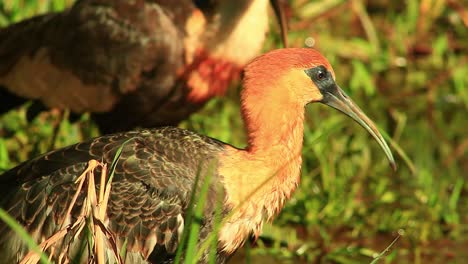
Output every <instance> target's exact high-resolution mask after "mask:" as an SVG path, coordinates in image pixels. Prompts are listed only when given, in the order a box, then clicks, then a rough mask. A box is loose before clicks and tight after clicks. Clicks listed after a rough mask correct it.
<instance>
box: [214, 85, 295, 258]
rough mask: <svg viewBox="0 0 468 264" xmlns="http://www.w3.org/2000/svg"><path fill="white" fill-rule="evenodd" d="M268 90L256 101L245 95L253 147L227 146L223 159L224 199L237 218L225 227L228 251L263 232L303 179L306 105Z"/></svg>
mask: <svg viewBox="0 0 468 264" xmlns="http://www.w3.org/2000/svg"><path fill="white" fill-rule="evenodd" d="M265 96H267V97H266V98H262V99H261V100H260V101H257V102H253V101H252V102H249V99H250V98H244V100H243V101H244V102H243V109H242V111H243V115H244V120H245V122H246V126H247V133H248V137H249V144H248V147H247V148H246V149H245V150H239V149H235V148H228V149H227V152H226V153H227V154H226V156H225V157H223V158H222V159H221V160H222V162H221V166H220V171H219V173H220V174H221V175H223V177H224V181H225V185H224V186H225V188H226V194H227V196H226V201H225V202H226V205H227V206H229V207H231V208H233V209H232V210H233V216H232V218H231V219H232V220H228V223H227V224H226V225H224V227H223V229H222V230H221V233H220V241H221V244H222V245H223V248H224V250H226V251H227V252H230V251H233V250H235V249H236V248H237V247H239V246H240V245H242V243H243V241H244V239H245V238H247V237H248V235H249V234H250V233H252V232H253V233H254V234H255V235H259V232H260V230H261V226H262V224H263V222H264V221H265V220H271V219H272V218H273V216H275V215H276V214H277V213H278V212H279V211H280V209H281V208H282V207H283V205H284V203H285V201H286V200H287V199H288V198H289V197H290V196H291V194H292V192H293V191H294V190H295V188H296V186H297V184H298V182H299V175H300V168H301V162H302V159H301V151H302V142H303V130H304V124H303V121H304V108H303V107H299V106H294V105H289V104H288V98H287V96H284V95H283V98H270V96H271V97H273V96H281V95H276V94H275V93H268V94H265ZM251 99H252V100H254V99H255V98H254V97H251ZM282 99H284V100H282ZM273 102H274V103H273ZM223 241H224V242H223Z"/></svg>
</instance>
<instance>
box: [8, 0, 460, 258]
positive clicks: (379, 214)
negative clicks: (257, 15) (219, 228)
mask: <svg viewBox="0 0 468 264" xmlns="http://www.w3.org/2000/svg"><path fill="white" fill-rule="evenodd" d="M70 2H72V1H63V0H49V1H45V0H44V1H28V0H23V1H20V0H7V1H5V2H0V25H2V26H4V25H6V24H8V23H10V22H14V21H19V20H21V19H23V18H25V17H28V16H31V15H34V14H38V13H41V12H45V11H47V10H51V9H53V10H57V9H61V8H63V7H64V6H66V5H68V4H70ZM458 3H459V2H458V1H453V0H452V1H450V0H446V1H442V0H420V1H401V2H400V1H388V0H379V1H367V2H366V1H359V0H353V1H342V0H341V1H340V0H324V1H305V0H295V1H292V3H291V9H290V10H289V11H290V12H289V16H290V21H291V22H290V34H289V37H290V42H291V46H294V47H302V46H307V45H308V46H311V45H312V46H314V47H315V48H317V49H319V50H320V51H321V52H322V53H323V54H325V55H326V57H327V58H329V59H330V62H331V64H332V65H334V69H335V72H336V76H337V81H338V83H339V84H340V85H341V87H342V88H344V89H345V90H346V91H347V92H348V94H349V95H350V96H351V97H352V98H353V99H354V100H355V101H356V102H357V103H358V104H359V105H360V106H361V108H362V109H363V110H364V111H365V112H366V113H368V115H369V116H370V117H371V118H372V119H373V120H374V121H376V123H378V125H379V126H380V127H381V128H382V129H383V130H384V131H386V132H387V133H388V135H389V137H390V138H391V140H390V141H391V142H392V145H393V147H394V153H395V154H396V156H397V160H398V164H399V169H398V171H397V172H396V173H394V172H392V171H391V169H390V168H389V166H388V164H387V162H386V159H385V157H384V154H383V152H382V151H381V150H380V149H379V147H378V145H377V144H376V143H375V142H374V141H373V140H372V139H371V138H370V137H369V136H368V135H367V133H366V132H365V131H364V130H363V129H362V128H361V127H359V126H358V125H356V124H355V123H354V122H352V121H351V120H350V119H349V118H347V117H345V116H343V115H341V114H339V113H338V112H336V111H335V110H332V109H329V108H327V107H324V106H321V105H311V106H309V107H308V109H307V111H308V115H307V123H308V126H307V128H306V131H305V137H304V138H305V140H304V142H305V143H304V151H303V156H304V163H303V173H302V182H301V185H300V187H299V189H298V191H297V192H296V193H295V195H294V196H293V198H292V199H291V201H289V202H288V204H287V206H286V208H285V209H284V210H283V212H282V213H281V215H280V217H279V218H278V219H277V220H276V221H275V222H274V223H273V225H271V226H267V227H266V228H265V229H264V234H263V237H262V239H261V240H260V241H258V242H257V243H256V244H254V245H252V246H251V247H247V248H246V249H244V250H243V251H242V252H240V253H239V254H238V256H236V258H235V259H234V261H233V262H238V263H243V262H245V259H247V260H250V262H251V263H267V262H266V261H267V260H268V261H270V262H268V263H297V262H299V263H311V262H317V263H371V262H372V261H373V258H374V257H375V256H377V255H378V254H379V253H380V252H382V251H383V250H384V249H385V248H387V247H388V246H389V245H390V244H391V242H392V241H393V240H394V239H395V238H398V241H397V242H396V243H395V244H394V245H393V246H392V247H391V248H390V249H389V251H388V252H386V254H385V255H384V256H383V257H382V258H381V259H380V260H379V263H428V262H430V263H462V262H463V260H466V259H468V252H467V251H466V248H467V247H468V236H467V234H468V202H467V199H466V198H468V184H467V180H468V155H467V150H468V138H467V137H466V135H467V134H468V129H467V128H468V119H467V114H468V113H467V109H468V90H467V89H465V87H466V86H467V83H468V78H466V76H467V75H468V67H467V51H468V45H467V43H468V30H467V27H468V10H466V9H463V6H462V5H461V4H458ZM272 25H273V24H272ZM274 47H278V36H277V35H274V36H273V37H270V38H269V41H268V43H267V44H266V45H265V50H268V49H271V48H274ZM25 109H26V107H23V108H22V109H20V110H18V111H14V112H10V113H9V114H7V115H5V116H3V117H1V119H0V169H8V168H10V167H12V166H14V165H15V164H17V163H18V162H20V161H23V160H26V159H27V158H30V157H32V156H34V155H37V154H39V153H42V152H44V151H46V150H47V149H49V148H51V146H55V147H60V146H64V145H68V144H71V143H73V142H76V141H80V140H83V139H85V138H88V137H90V136H93V135H96V134H97V130H96V129H95V128H94V127H93V126H92V124H90V121H89V120H88V118H87V116H86V115H85V116H83V117H82V118H81V119H80V120H79V121H78V122H76V123H73V124H72V123H69V122H68V121H66V120H65V121H61V119H58V114H57V113H54V112H52V113H51V114H48V115H41V116H39V117H38V118H36V119H34V120H33V121H32V122H30V123H28V122H27V121H26V120H25ZM56 122H61V123H60V127H59V133H58V136H57V138H55V140H54V142H52V139H51V135H52V133H53V124H54V123H56ZM181 126H183V127H186V128H190V129H193V130H196V131H198V132H200V133H204V134H207V135H210V136H212V137H216V138H218V139H221V140H223V141H226V142H229V143H231V144H234V145H236V146H243V145H244V144H245V135H244V131H243V128H242V124H241V121H240V118H239V107H238V89H237V88H236V87H233V89H231V91H230V93H229V96H227V97H226V98H221V99H216V100H213V101H211V102H210V103H209V104H208V105H207V106H206V107H205V108H204V109H203V110H202V111H201V112H199V113H198V114H196V115H194V116H192V117H191V118H190V120H188V121H186V122H184V123H183V124H182V125H181ZM260 260H261V261H263V262H259V261H260Z"/></svg>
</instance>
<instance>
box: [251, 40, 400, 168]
mask: <svg viewBox="0 0 468 264" xmlns="http://www.w3.org/2000/svg"><path fill="white" fill-rule="evenodd" d="M311 102H321V103H323V104H326V105H328V106H331V107H333V108H335V109H337V110H339V111H341V112H343V113H344V114H346V115H348V116H349V117H351V118H352V119H354V120H355V121H356V122H358V123H359V124H360V125H361V126H363V127H364V128H365V129H366V130H367V131H368V132H369V133H370V134H371V135H372V136H373V137H374V138H375V139H376V140H377V142H378V143H379V145H380V146H381V147H382V148H383V150H384V151H385V154H386V155H387V157H388V159H389V161H390V163H391V165H392V167H395V161H394V159H393V156H392V153H391V151H390V148H389V147H388V145H387V144H386V142H385V140H384V139H383V137H382V135H381V134H380V133H379V131H378V130H377V127H376V126H375V125H374V123H373V122H372V121H371V120H370V119H369V118H368V117H367V116H366V115H365V114H364V113H363V112H362V110H361V109H360V108H359V107H358V106H357V105H356V104H355V103H354V102H353V101H352V100H351V99H350V98H349V97H348V96H347V95H346V94H345V93H344V91H343V90H341V88H340V87H339V86H338V85H337V84H336V83H335V74H334V72H333V69H332V67H331V65H330V63H329V62H328V61H327V59H325V57H323V56H322V55H321V54H320V53H319V52H318V51H316V50H314V49H309V48H289V49H278V50H274V51H271V52H268V53H266V54H264V55H262V56H260V57H258V58H256V59H255V60H253V61H252V62H251V63H250V64H249V65H248V66H247V67H246V68H245V76H244V90H243V92H242V111H243V116H244V119H245V121H246V123H247V129H248V130H249V133H250V134H251V135H253V136H254V137H255V136H256V131H258V130H259V129H260V126H259V125H257V124H260V125H261V126H263V127H265V126H269V124H273V123H276V126H279V125H286V124H287V121H288V120H291V118H292V117H293V116H294V114H297V115H299V114H302V115H303V113H304V111H303V107H304V106H305V105H306V104H308V103H311ZM278 119H284V122H282V123H281V124H279V123H278V122H277V121H276V120H278ZM269 129H270V130H277V128H275V127H270V128H269ZM257 134H258V133H257ZM261 136H264V135H261ZM257 138H260V135H259V136H257ZM250 143H252V142H250Z"/></svg>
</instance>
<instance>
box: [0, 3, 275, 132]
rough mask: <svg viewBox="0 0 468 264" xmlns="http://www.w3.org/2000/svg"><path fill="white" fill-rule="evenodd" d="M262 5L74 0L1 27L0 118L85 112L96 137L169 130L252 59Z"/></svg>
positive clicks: (263, 28)
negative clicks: (11, 113)
mask: <svg viewBox="0 0 468 264" xmlns="http://www.w3.org/2000/svg"><path fill="white" fill-rule="evenodd" d="M267 30H268V0H240V1H217V0H215V1H208V0H206V1H205V0H194V1H191V0H177V1H164V0H153V1H152V0H134V1H128V0H120V1H114V0H78V1H77V2H76V3H75V4H74V5H73V6H72V7H71V8H69V9H66V10H64V11H62V12H59V13H48V14H45V15H40V16H36V17H33V18H31V19H27V20H24V21H22V22H19V23H16V24H13V25H10V26H8V27H5V28H2V29H0V96H1V97H0V98H1V99H0V100H1V101H0V102H1V103H0V112H5V111H8V110H10V109H11V108H12V107H14V106H17V105H18V104H20V103H23V102H25V101H26V100H34V101H35V102H36V103H35V104H34V106H35V107H31V108H30V112H31V114H30V115H29V116H35V114H36V113H37V112H38V111H39V110H42V109H44V108H45V107H47V108H58V109H69V110H71V111H72V112H74V113H83V112H92V118H93V119H94V120H95V121H96V122H97V124H98V126H99V127H100V129H101V131H102V132H105V133H110V132H116V131H126V130H129V129H132V128H135V127H137V126H139V127H157V126H163V125H174V124H177V123H178V122H179V121H181V120H183V119H185V118H186V117H187V116H188V115H189V114H191V113H193V112H194V111H196V110H198V109H199V108H201V107H202V106H203V105H204V103H205V102H206V101H207V100H208V99H210V98H212V97H214V96H217V95H223V94H224V93H225V91H226V89H227V88H228V85H229V84H230V82H231V81H232V80H234V79H237V78H238V77H239V73H240V71H241V69H242V68H243V67H244V65H245V64H246V63H247V62H248V61H250V60H251V59H253V58H254V57H255V56H257V55H258V54H259V52H260V50H261V48H262V46H263V41H264V39H265V34H266V32H267Z"/></svg>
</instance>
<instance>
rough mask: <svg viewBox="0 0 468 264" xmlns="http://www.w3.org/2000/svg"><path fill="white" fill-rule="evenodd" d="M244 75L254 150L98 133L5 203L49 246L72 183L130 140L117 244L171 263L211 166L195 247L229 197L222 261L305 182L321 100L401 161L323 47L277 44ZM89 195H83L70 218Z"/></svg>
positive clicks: (18, 187)
mask: <svg viewBox="0 0 468 264" xmlns="http://www.w3.org/2000/svg"><path fill="white" fill-rule="evenodd" d="M244 73H245V74H244V80H243V90H242V92H241V106H242V107H241V112H242V117H243V119H244V121H245V125H246V128H247V135H248V145H247V147H245V148H237V147H234V146H231V145H229V144H226V143H223V142H220V141H218V140H216V139H212V138H209V137H206V136H202V135H198V134H196V133H193V132H191V131H187V130H183V129H179V128H173V127H164V128H158V129H151V130H140V131H132V132H124V133H118V134H111V135H107V136H101V137H98V138H95V139H92V140H89V141H86V142H83V143H79V144H76V145H73V146H70V147H66V148H63V149H60V150H55V151H52V152H49V153H47V154H44V155H42V156H39V157H37V158H35V159H32V160H29V161H27V162H24V163H23V164H21V165H19V166H18V167H16V168H13V169H11V170H10V171H8V172H6V173H5V174H4V175H2V176H0V182H1V184H0V186H1V188H0V191H1V192H2V202H1V207H2V208H4V209H5V210H6V211H7V212H8V213H9V214H11V215H12V216H13V217H14V218H15V219H16V220H17V221H18V222H19V223H21V224H22V225H23V226H24V227H25V228H26V230H27V231H28V232H30V233H31V234H32V236H33V237H34V239H36V241H38V242H42V241H43V240H44V239H46V238H47V237H49V236H51V235H53V234H54V232H57V229H58V227H57V226H58V224H57V223H58V221H59V220H63V218H64V216H65V211H66V210H65V209H66V207H67V205H68V203H69V202H70V200H71V198H72V196H73V194H74V191H75V190H76V188H77V187H76V183H74V181H75V180H76V178H77V177H78V176H79V175H80V174H82V172H83V171H84V170H85V168H86V166H87V162H88V161H89V160H91V159H95V160H99V161H103V162H105V163H111V162H112V160H113V158H114V156H115V155H116V152H117V149H119V147H120V146H122V144H124V143H125V144H124V146H123V148H122V152H121V156H120V158H119V160H118V162H117V165H116V166H115V175H114V178H113V182H112V190H111V195H110V200H109V203H108V209H107V216H108V217H109V220H108V223H107V225H108V228H109V230H110V231H111V232H112V233H114V234H115V237H116V241H117V246H118V247H119V248H120V247H121V246H122V245H123V244H125V245H126V247H127V250H126V254H127V255H126V258H127V260H128V259H131V260H132V261H136V260H139V261H143V262H144V261H147V260H151V261H152V262H153V263H160V262H164V261H168V262H164V263H171V260H172V259H173V257H174V254H175V251H176V249H177V247H178V245H179V240H180V237H181V234H182V232H183V230H184V229H185V228H188V226H186V225H184V219H186V217H187V215H186V213H187V210H188V204H189V199H190V196H191V193H192V189H194V190H195V191H194V192H195V197H196V196H197V195H198V191H199V189H198V188H192V187H193V185H194V181H195V179H196V178H197V175H201V176H200V179H201V180H200V182H203V181H204V179H205V178H203V177H204V176H203V175H205V174H206V173H207V170H209V168H212V169H213V172H212V173H213V176H212V177H211V182H210V191H209V193H208V198H207V201H208V202H207V203H206V207H205V208H203V210H204V216H205V217H204V218H203V219H200V222H201V230H200V236H199V239H198V243H200V244H201V243H203V242H204V240H205V239H206V238H207V235H208V234H209V233H210V232H211V231H212V230H213V222H214V220H213V215H214V211H215V207H216V206H215V205H216V204H217V202H218V203H222V210H221V211H222V213H223V215H224V217H226V216H227V219H225V221H224V222H223V225H222V226H221V227H220V229H219V232H218V247H217V252H218V255H217V261H218V263H223V262H224V259H225V258H226V257H228V256H229V255H230V254H232V253H233V252H234V251H235V250H236V249H238V248H239V247H240V246H241V245H242V244H243V243H244V241H245V240H246V238H248V237H249V236H250V235H251V234H254V235H258V234H259V233H260V231H261V228H262V224H263V223H264V221H269V220H272V219H273V218H274V216H275V215H276V214H277V213H278V212H279V211H280V210H281V209H282V207H283V206H284V204H285V202H286V201H287V200H288V198H289V197H290V196H291V194H292V193H293V191H294V190H295V189H296V187H297V185H298V184H299V176H300V170H301V161H302V159H301V150H302V144H303V129H304V115H305V106H306V105H307V104H309V103H313V102H321V103H324V104H326V105H329V106H331V107H333V108H336V109H338V110H340V111H341V112H343V113H345V114H346V115H348V116H350V117H351V118H352V119H354V120H355V121H357V122H358V123H359V124H361V125H362V126H363V127H364V128H365V129H366V130H367V131H368V132H369V133H370V134H371V135H372V136H373V137H374V138H375V139H376V140H377V142H378V144H379V145H380V146H381V147H382V149H383V150H384V152H385V154H386V156H387V158H388V159H389V161H390V164H391V165H392V166H393V167H395V162H394V159H393V156H392V153H391V151H390V149H389V147H388V146H387V144H386V142H385V141H384V139H383V137H382V136H381V134H380V133H379V131H378V130H377V128H376V126H375V125H374V124H373V123H372V121H371V120H370V119H369V118H368V117H367V116H366V115H365V114H364V113H363V112H362V111H361V110H360V109H359V108H358V107H357V106H356V105H355V104H354V103H353V102H352V101H351V99H350V98H349V97H348V96H346V94H345V93H344V92H343V90H341V88H340V87H339V86H338V85H337V84H336V83H335V75H334V72H333V69H332V67H331V66H330V64H329V62H328V61H327V60H326V59H325V58H324V57H323V56H322V55H321V54H320V53H319V52H318V51H316V50H313V49H305V48H294V49H279V50H274V51H271V52H269V53H266V54H264V55H262V56H260V57H258V58H256V59H254V60H253V61H252V62H251V63H250V64H248V65H247V66H246V68H245V72H244ZM96 182H99V180H96ZM84 196H85V194H84V193H81V194H80V196H79V197H78V199H77V202H76V205H75V207H76V208H74V210H73V211H72V214H71V215H72V216H73V217H77V215H78V214H79V212H80V205H81V204H82V203H83V202H82V200H83V199H84ZM195 206H196V205H195ZM66 220H67V221H66V222H71V221H72V219H66ZM0 233H1V234H2V236H1V237H0V255H1V256H2V259H3V260H5V259H6V260H8V261H11V263H12V262H14V261H18V259H21V258H22V257H23V256H24V255H25V254H26V252H27V251H28V249H27V247H26V245H25V244H24V243H23V242H22V241H20V239H19V237H18V236H17V235H16V234H15V233H14V232H13V231H11V230H10V229H9V227H7V226H5V224H4V223H1V224H0ZM69 242H70V241H64V243H63V244H61V243H58V246H57V248H56V249H55V252H56V253H57V252H61V253H63V252H65V253H69V251H70V252H71V251H73V249H74V248H75V249H76V247H78V246H79V243H80V241H79V240H74V241H72V243H71V244H68V243H69ZM73 252H76V250H75V251H73ZM65 255H66V254H65ZM56 256H57V254H56V255H55V256H54V257H56ZM204 261H206V259H202V260H201V262H202V263H203V262H204ZM132 263H133V262H132Z"/></svg>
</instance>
